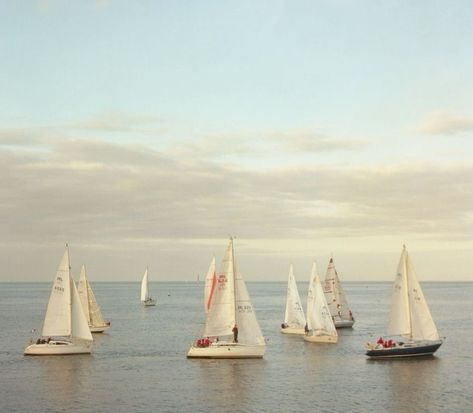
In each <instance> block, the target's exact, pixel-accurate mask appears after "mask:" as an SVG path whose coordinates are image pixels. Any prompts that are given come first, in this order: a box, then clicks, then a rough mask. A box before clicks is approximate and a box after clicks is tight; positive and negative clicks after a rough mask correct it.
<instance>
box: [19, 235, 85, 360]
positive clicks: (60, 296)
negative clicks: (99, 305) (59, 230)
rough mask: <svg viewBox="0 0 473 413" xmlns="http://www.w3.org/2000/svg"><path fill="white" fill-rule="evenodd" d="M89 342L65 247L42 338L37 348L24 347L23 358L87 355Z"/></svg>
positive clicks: (54, 283) (67, 250)
mask: <svg viewBox="0 0 473 413" xmlns="http://www.w3.org/2000/svg"><path fill="white" fill-rule="evenodd" d="M92 342H93V338H92V334H91V333H90V330H89V325H88V323H87V320H86V318H85V315H84V311H83V310H82V305H81V303H80V298H79V293H78V292H77V288H76V285H75V283H74V280H73V279H72V276H71V267H70V264H69V248H68V246H67V244H66V250H65V251H64V255H63V257H62V260H61V263H60V264H59V267H58V269H57V272H56V277H55V278H54V282H53V287H52V290H51V294H50V296H49V301H48V307H47V309H46V315H45V317H44V323H43V330H42V332H41V338H39V339H38V341H37V342H36V344H30V345H29V346H28V347H26V349H25V351H24V354H25V355H28V356H45V355H66V354H87V353H90V352H91V349H92Z"/></svg>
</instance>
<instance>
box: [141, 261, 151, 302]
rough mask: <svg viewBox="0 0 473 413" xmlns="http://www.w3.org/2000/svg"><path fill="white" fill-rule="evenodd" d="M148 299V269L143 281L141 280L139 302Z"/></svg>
mask: <svg viewBox="0 0 473 413" xmlns="http://www.w3.org/2000/svg"><path fill="white" fill-rule="evenodd" d="M148 298H149V295H148V268H146V271H145V273H144V275H143V279H142V280H141V301H146V300H147V299H148Z"/></svg>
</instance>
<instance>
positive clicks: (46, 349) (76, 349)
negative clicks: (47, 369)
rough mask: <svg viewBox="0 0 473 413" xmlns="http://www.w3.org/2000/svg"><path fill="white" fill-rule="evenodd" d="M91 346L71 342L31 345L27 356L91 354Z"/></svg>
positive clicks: (26, 352)
mask: <svg viewBox="0 0 473 413" xmlns="http://www.w3.org/2000/svg"><path fill="white" fill-rule="evenodd" d="M91 350H92V345H91V344H85V343H84V344H77V343H71V342H70V341H62V340H51V341H50V342H49V343H42V344H31V345H29V346H28V347H26V348H25V351H24V355H25V356H70V355H74V354H90V353H91Z"/></svg>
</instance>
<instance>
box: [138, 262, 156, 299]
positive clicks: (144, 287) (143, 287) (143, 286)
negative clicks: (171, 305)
mask: <svg viewBox="0 0 473 413" xmlns="http://www.w3.org/2000/svg"><path fill="white" fill-rule="evenodd" d="M141 303H142V304H143V305H144V306H145V307H150V306H154V305H156V300H155V299H154V298H152V297H151V295H150V294H149V291H148V268H146V271H145V273H144V275H143V279H142V280H141Z"/></svg>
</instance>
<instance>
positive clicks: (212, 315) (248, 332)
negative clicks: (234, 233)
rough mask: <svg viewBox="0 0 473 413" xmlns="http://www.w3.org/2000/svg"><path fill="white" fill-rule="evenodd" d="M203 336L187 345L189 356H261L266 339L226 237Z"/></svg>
mask: <svg viewBox="0 0 473 413" xmlns="http://www.w3.org/2000/svg"><path fill="white" fill-rule="evenodd" d="M203 336H204V338H202V339H199V340H197V341H196V343H195V344H194V345H192V346H191V348H190V349H189V352H188V353H187V357H189V358H261V357H263V355H264V352H265V350H266V343H265V341H264V337H263V335H262V334H261V330H260V327H259V324H258V321H257V320H256V316H255V313H254V311H253V306H252V304H251V301H250V297H249V295H248V291H247V289H246V285H245V282H244V280H243V277H242V276H241V274H240V271H239V269H238V265H237V262H236V260H235V258H234V252H233V239H232V238H230V243H229V244H228V247H227V250H226V252H225V257H224V258H223V261H222V271H221V272H220V273H219V275H218V277H217V284H216V286H215V289H214V290H213V294H212V295H211V296H210V308H209V309H208V312H207V316H206V320H205V327H204V334H203Z"/></svg>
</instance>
